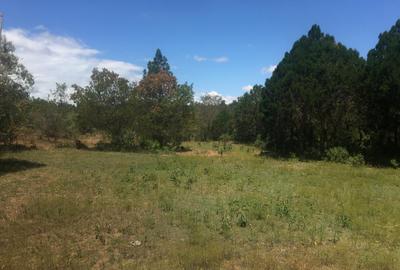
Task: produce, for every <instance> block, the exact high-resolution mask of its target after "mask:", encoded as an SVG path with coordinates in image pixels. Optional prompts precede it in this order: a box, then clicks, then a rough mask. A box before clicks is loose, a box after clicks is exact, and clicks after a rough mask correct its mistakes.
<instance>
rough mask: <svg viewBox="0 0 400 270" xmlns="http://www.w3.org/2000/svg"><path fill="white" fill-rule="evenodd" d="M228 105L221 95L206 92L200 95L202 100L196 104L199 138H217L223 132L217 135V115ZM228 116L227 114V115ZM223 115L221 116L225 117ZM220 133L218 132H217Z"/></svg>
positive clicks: (206, 139) (197, 133) (204, 139)
mask: <svg viewBox="0 0 400 270" xmlns="http://www.w3.org/2000/svg"><path fill="white" fill-rule="evenodd" d="M225 107H226V104H225V101H224V100H223V99H222V97H221V96H219V95H211V94H206V95H203V96H201V97H200V102H197V103H196V104H195V118H196V120H195V121H196V127H197V130H196V135H195V137H196V138H197V139H198V140H202V141H208V140H215V139H218V137H219V136H220V135H221V134H222V133H221V134H219V135H216V134H215V133H216V132H213V131H215V129H216V128H217V127H216V124H217V123H214V121H215V119H216V117H217V115H218V114H219V113H220V112H221V111H222V110H223V108H225ZM225 116H226V115H225ZM225 116H224V115H221V116H220V117H225ZM217 133H218V132H217Z"/></svg>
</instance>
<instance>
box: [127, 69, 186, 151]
mask: <svg viewBox="0 0 400 270" xmlns="http://www.w3.org/2000/svg"><path fill="white" fill-rule="evenodd" d="M133 106H134V110H135V116H136V123H137V124H136V130H137V131H138V134H139V136H140V137H141V138H142V139H145V140H146V139H147V140H152V141H157V142H158V143H159V144H160V146H161V147H164V146H168V145H169V146H177V145H179V144H180V143H181V142H182V141H183V139H185V138H187V137H189V130H190V125H191V123H192V119H193V89H192V86H191V85H188V84H183V85H178V84H177V81H176V78H175V77H174V76H172V75H171V74H169V73H167V72H164V71H160V72H159V73H156V74H154V73H151V74H148V75H147V76H146V77H145V78H144V79H143V80H142V81H140V83H139V85H138V86H137V87H136V88H135V95H134V99H133Z"/></svg>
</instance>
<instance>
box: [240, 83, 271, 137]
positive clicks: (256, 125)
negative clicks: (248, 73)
mask: <svg viewBox="0 0 400 270" xmlns="http://www.w3.org/2000/svg"><path fill="white" fill-rule="evenodd" d="M263 90H264V88H263V87H262V86H261V85H255V86H254V87H253V89H252V90H251V91H250V92H249V93H245V94H244V95H243V96H241V97H239V98H238V101H237V102H236V103H235V104H234V117H233V119H234V136H235V140H236V141H239V142H247V143H249V142H255V141H256V139H257V136H258V135H261V134H262V133H263V122H262V120H263V115H262V113H261V109H260V104H261V101H262V92H263Z"/></svg>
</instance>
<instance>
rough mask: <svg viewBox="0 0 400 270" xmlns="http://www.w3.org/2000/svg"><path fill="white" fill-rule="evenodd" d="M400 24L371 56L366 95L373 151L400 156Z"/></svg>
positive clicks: (369, 57)
mask: <svg viewBox="0 0 400 270" xmlns="http://www.w3.org/2000/svg"><path fill="white" fill-rule="evenodd" d="M399 47H400V20H398V21H397V22H396V24H395V25H394V26H393V27H392V28H391V29H390V30H389V31H385V32H383V33H382V34H380V35H379V41H378V43H377V44H376V47H375V48H374V49H372V50H371V51H370V52H369V53H368V58H367V68H366V78H367V79H366V83H365V92H364V96H365V98H364V103H365V105H366V106H365V107H366V108H365V116H366V119H367V124H368V129H369V132H370V134H371V139H372V143H373V148H374V149H373V150H374V151H375V152H379V153H384V154H386V155H388V154H389V155H392V156H393V155H395V153H396V152H397V153H399V152H400V80H399V74H400V50H399Z"/></svg>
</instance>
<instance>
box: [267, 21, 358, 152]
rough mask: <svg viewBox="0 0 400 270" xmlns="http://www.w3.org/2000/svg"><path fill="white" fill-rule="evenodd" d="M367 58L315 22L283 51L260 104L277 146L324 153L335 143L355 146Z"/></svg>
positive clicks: (271, 143)
mask: <svg viewBox="0 0 400 270" xmlns="http://www.w3.org/2000/svg"><path fill="white" fill-rule="evenodd" d="M363 68H364V61H363V59H362V58H361V57H360V56H359V54H358V53H357V52H356V51H354V50H351V49H347V48H346V47H345V46H343V45H342V44H341V43H337V42H336V41H335V39H334V38H333V37H332V36H330V35H326V34H324V33H322V32H321V30H320V28H319V26H316V25H314V26H313V27H312V28H311V30H310V31H309V33H308V35H307V36H303V37H301V38H300V39H299V40H298V41H297V42H295V44H294V45H293V48H292V50H291V51H290V52H289V53H286V54H285V57H284V58H283V60H282V61H281V62H280V63H279V65H278V66H277V68H276V70H275V71H274V73H273V75H272V77H271V79H269V80H267V82H266V85H265V87H266V89H265V91H264V95H263V101H262V104H261V107H262V111H263V113H264V116H265V117H264V128H265V132H266V133H265V134H266V136H265V138H267V139H268V144H269V145H268V146H269V147H271V148H272V149H273V150H275V151H277V152H280V153H284V154H287V153H289V152H295V153H297V154H299V155H308V156H314V157H320V156H321V155H323V153H324V152H325V151H326V150H327V149H329V148H331V147H333V146H335V145H344V146H346V147H353V148H354V147H357V143H358V141H359V135H358V134H359V128H360V125H361V120H360V119H359V116H360V110H359V107H358V104H359V103H358V99H359V88H360V84H359V82H360V80H361V76H362V74H363Z"/></svg>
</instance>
